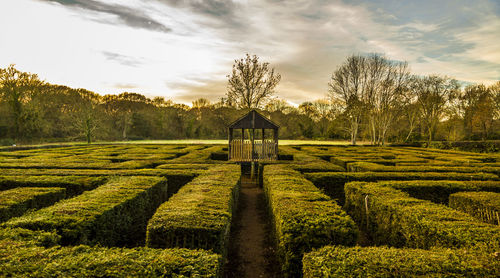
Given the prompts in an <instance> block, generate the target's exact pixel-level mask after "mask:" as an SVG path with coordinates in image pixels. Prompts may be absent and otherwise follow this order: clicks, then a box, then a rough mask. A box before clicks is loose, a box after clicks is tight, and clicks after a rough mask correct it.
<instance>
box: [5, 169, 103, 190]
mask: <svg viewBox="0 0 500 278" xmlns="http://www.w3.org/2000/svg"><path fill="white" fill-rule="evenodd" d="M23 172H24V174H23ZM41 174H42V175H40V176H29V175H28V174H27V173H26V171H20V172H19V175H17V176H0V190H6V189H12V188H16V187H63V188H66V193H67V195H68V196H75V195H78V194H81V193H82V192H84V191H87V190H92V189H95V188H97V187H98V186H99V185H101V184H104V183H105V182H106V181H107V180H108V178H107V177H88V176H87V177H86V176H71V175H70V176H44V175H43V172H41Z"/></svg>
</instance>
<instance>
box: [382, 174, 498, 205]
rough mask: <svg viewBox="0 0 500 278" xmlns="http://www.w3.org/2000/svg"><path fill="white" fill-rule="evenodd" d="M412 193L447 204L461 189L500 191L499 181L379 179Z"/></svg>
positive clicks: (384, 184) (411, 194)
mask: <svg viewBox="0 0 500 278" xmlns="http://www.w3.org/2000/svg"><path fill="white" fill-rule="evenodd" d="M378 183H379V184H380V185H383V186H390V187H392V188H395V189H399V190H402V191H404V192H407V193H408V194H410V196H411V197H414V198H417V199H424V200H428V201H432V202H434V203H438V204H443V205H447V204H448V200H449V197H450V195H451V194H453V193H456V192H460V191H491V192H500V182H498V181H422V180H418V181H379V182H378Z"/></svg>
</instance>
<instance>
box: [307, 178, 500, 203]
mask: <svg viewBox="0 0 500 278" xmlns="http://www.w3.org/2000/svg"><path fill="white" fill-rule="evenodd" d="M304 175H305V177H306V178H307V179H308V180H310V181H312V182H313V183H314V185H316V186H317V187H319V188H322V189H323V190H324V191H325V192H326V193H327V194H328V195H329V196H331V197H332V198H334V199H338V200H339V203H340V204H344V200H345V194H344V185H345V184H346V183H347V182H351V181H365V182H375V181H384V180H397V181H404V180H459V181H474V180H478V181H479V180H481V181H483V180H484V181H486V180H498V176H496V175H495V174H486V173H432V172H425V173H419V172H413V173H412V172H410V173H404V172H344V173H332V172H327V173H306V174H304ZM493 184H498V182H496V183H493ZM439 202H441V201H439ZM443 202H445V203H447V201H443Z"/></svg>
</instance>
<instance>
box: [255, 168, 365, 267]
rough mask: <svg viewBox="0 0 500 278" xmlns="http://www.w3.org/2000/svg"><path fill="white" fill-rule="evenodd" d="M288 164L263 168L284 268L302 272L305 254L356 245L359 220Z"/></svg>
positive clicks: (266, 193) (265, 190)
mask: <svg viewBox="0 0 500 278" xmlns="http://www.w3.org/2000/svg"><path fill="white" fill-rule="evenodd" d="M287 168H288V167H287V166H286V165H268V166H265V169H264V178H263V180H264V184H263V186H264V192H265V195H266V198H267V201H268V203H269V208H270V210H271V215H272V217H273V223H274V232H275V234H276V239H277V244H278V255H279V257H280V260H281V264H282V269H283V270H284V272H285V273H286V274H287V275H288V276H297V275H300V273H301V272H302V270H301V269H302V266H301V261H302V255H303V254H304V253H305V252H308V251H310V250H311V249H313V248H318V247H321V246H324V245H328V244H343V245H354V244H355V242H356V239H357V228H356V224H355V223H354V221H352V219H351V218H350V217H349V216H348V215H347V214H346V213H345V212H344V211H343V210H342V209H341V208H340V206H338V205H337V204H336V203H335V202H334V201H333V200H331V199H330V198H329V197H328V196H326V195H325V194H323V193H321V191H320V190H319V189H318V188H316V187H315V186H314V185H313V184H312V183H311V182H309V181H308V180H306V179H305V178H303V177H302V176H301V175H300V173H298V172H297V171H294V170H291V169H287Z"/></svg>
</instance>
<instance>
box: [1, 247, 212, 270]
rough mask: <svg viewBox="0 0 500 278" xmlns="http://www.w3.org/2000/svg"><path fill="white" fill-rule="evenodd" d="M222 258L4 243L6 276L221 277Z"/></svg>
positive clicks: (182, 252) (182, 251) (203, 253)
mask: <svg viewBox="0 0 500 278" xmlns="http://www.w3.org/2000/svg"><path fill="white" fill-rule="evenodd" d="M219 265H220V255H217V254H214V253H211V252H209V251H203V250H189V249H164V250H160V249H149V248H135V249H126V248H103V247H90V246H85V245H80V246H74V247H60V246H56V247H51V248H43V247H37V246H31V247H22V246H20V245H19V243H18V242H13V241H0V276H2V277H219V274H220V273H221V271H220V266H219Z"/></svg>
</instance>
